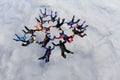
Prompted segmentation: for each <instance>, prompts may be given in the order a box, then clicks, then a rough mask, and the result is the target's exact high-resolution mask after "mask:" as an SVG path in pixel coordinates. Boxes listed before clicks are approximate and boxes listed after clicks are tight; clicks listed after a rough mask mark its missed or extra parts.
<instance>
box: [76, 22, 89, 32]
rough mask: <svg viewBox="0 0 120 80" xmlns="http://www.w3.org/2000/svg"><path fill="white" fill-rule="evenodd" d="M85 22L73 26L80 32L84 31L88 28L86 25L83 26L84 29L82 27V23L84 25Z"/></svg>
mask: <svg viewBox="0 0 120 80" xmlns="http://www.w3.org/2000/svg"><path fill="white" fill-rule="evenodd" d="M85 22H86V21H83V23H82V24H81V25H78V24H77V25H76V26H75V28H77V29H79V30H82V29H86V28H87V27H88V25H85V26H84V27H83V25H84V23H85Z"/></svg>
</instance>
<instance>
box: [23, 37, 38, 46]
mask: <svg viewBox="0 0 120 80" xmlns="http://www.w3.org/2000/svg"><path fill="white" fill-rule="evenodd" d="M31 43H38V41H37V40H36V36H35V35H34V36H31V38H30V39H28V40H25V41H24V42H23V43H22V46H28V45H29V44H31Z"/></svg>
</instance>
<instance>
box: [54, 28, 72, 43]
mask: <svg viewBox="0 0 120 80" xmlns="http://www.w3.org/2000/svg"><path fill="white" fill-rule="evenodd" d="M61 31H62V32H61V33H59V34H60V36H59V37H56V36H55V39H61V38H63V40H65V41H67V42H69V43H71V42H72V41H73V38H74V34H73V35H71V36H68V35H66V34H65V33H64V31H63V30H61Z"/></svg>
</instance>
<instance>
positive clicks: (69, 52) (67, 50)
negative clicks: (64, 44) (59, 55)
mask: <svg viewBox="0 0 120 80" xmlns="http://www.w3.org/2000/svg"><path fill="white" fill-rule="evenodd" d="M65 52H67V53H71V54H74V52H71V51H69V50H67V49H66V50H65Z"/></svg>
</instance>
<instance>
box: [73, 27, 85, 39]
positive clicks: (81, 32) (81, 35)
mask: <svg viewBox="0 0 120 80" xmlns="http://www.w3.org/2000/svg"><path fill="white" fill-rule="evenodd" d="M85 30H86V29H84V30H81V31H78V30H76V28H74V29H73V30H72V31H73V33H74V34H75V35H78V36H80V37H82V38H83V37H84V36H86V35H87V34H86V33H84V31H85Z"/></svg>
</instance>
